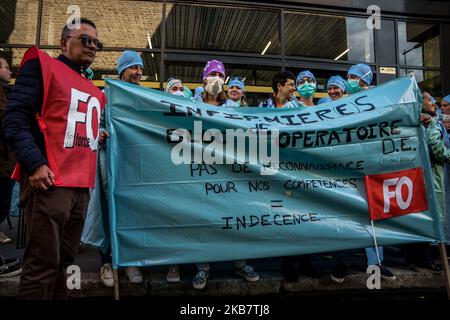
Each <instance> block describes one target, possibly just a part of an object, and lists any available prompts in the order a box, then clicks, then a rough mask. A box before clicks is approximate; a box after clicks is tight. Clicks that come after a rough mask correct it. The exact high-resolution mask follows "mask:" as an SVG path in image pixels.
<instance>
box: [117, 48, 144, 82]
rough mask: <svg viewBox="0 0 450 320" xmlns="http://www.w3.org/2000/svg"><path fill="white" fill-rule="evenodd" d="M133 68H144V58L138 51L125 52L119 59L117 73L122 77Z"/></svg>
mask: <svg viewBox="0 0 450 320" xmlns="http://www.w3.org/2000/svg"><path fill="white" fill-rule="evenodd" d="M132 66H141V67H142V68H143V67H144V64H143V63H142V58H141V56H140V55H139V53H137V52H136V51H131V50H125V51H124V52H123V53H122V55H121V56H120V57H119V58H118V59H117V73H118V74H119V76H120V75H121V74H122V72H123V71H124V70H126V69H128V68H129V67H132Z"/></svg>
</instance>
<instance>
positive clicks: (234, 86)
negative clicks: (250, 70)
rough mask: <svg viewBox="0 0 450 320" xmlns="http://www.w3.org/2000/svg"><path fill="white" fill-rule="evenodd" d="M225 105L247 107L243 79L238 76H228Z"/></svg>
mask: <svg viewBox="0 0 450 320" xmlns="http://www.w3.org/2000/svg"><path fill="white" fill-rule="evenodd" d="M227 95H228V99H227V101H226V106H227V107H248V103H247V99H246V97H245V91H244V80H242V79H240V78H237V77H236V78H230V81H229V82H228V90H227Z"/></svg>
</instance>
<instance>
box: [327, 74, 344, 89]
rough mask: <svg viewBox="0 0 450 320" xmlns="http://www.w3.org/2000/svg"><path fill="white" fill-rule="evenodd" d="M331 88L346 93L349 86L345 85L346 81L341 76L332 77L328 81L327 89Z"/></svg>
mask: <svg viewBox="0 0 450 320" xmlns="http://www.w3.org/2000/svg"><path fill="white" fill-rule="evenodd" d="M331 86H336V87H339V88H340V89H341V90H342V92H345V89H346V88H347V86H346V85H345V80H344V78H342V77H341V76H332V77H330V79H328V83H327V88H328V87H331Z"/></svg>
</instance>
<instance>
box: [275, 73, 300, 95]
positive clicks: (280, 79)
mask: <svg viewBox="0 0 450 320" xmlns="http://www.w3.org/2000/svg"><path fill="white" fill-rule="evenodd" d="M288 79H292V80H294V81H295V75H294V74H293V73H292V72H290V71H287V70H285V71H280V72H277V73H275V74H274V76H273V78H272V89H273V92H274V93H275V94H277V93H278V84H282V85H284V84H285V83H286V81H287V80H288Z"/></svg>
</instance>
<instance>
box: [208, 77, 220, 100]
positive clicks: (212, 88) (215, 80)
mask: <svg viewBox="0 0 450 320" xmlns="http://www.w3.org/2000/svg"><path fill="white" fill-rule="evenodd" d="M223 82H224V81H223V79H222V78H221V77H219V76H217V77H207V78H206V87H205V90H206V92H208V93H209V94H210V95H212V96H217V95H218V94H219V93H221V92H222V86H223Z"/></svg>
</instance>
